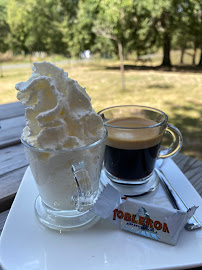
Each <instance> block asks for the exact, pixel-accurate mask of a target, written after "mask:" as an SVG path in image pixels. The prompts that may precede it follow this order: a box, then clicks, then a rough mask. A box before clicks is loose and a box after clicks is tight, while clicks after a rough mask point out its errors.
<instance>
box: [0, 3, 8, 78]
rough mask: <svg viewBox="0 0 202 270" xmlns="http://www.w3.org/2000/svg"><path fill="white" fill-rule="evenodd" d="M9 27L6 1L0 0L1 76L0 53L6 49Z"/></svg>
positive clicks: (0, 67) (0, 69) (0, 68)
mask: <svg viewBox="0 0 202 270" xmlns="http://www.w3.org/2000/svg"><path fill="white" fill-rule="evenodd" d="M9 33H10V29H9V26H8V23H7V1H6V0H0V73H1V77H3V68H2V62H3V60H2V59H1V53H4V52H6V51H7V50H8V48H9V46H8V36H9Z"/></svg>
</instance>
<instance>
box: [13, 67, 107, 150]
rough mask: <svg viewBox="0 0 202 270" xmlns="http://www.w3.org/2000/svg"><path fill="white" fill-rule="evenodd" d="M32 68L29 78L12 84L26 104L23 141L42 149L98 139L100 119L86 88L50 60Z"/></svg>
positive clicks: (101, 124) (80, 143) (71, 145)
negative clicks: (14, 84)
mask: <svg viewBox="0 0 202 270" xmlns="http://www.w3.org/2000/svg"><path fill="white" fill-rule="evenodd" d="M32 69H33V73H32V75H31V77H30V78H29V79H28V80H27V81H26V82H20V83H17V84H16V86H15V87H16V89H17V90H18V91H19V92H18V93H17V98H18V99H19V100H20V101H21V103H22V104H24V105H25V106H27V107H26V113H25V115H26V127H25V128H24V130H23V134H22V138H23V140H24V141H26V142H27V143H28V144H30V145H32V146H35V147H39V148H42V149H45V150H60V149H72V148H77V147H82V146H85V145H89V144H91V143H93V142H95V141H97V140H99V139H100V138H101V137H102V136H103V133H104V128H103V122H102V119H101V117H100V116H99V115H97V114H96V113H95V111H94V110H93V108H92V105H91V99H90V97H89V96H88V94H87V93H86V91H85V88H83V87H81V86H80V85H79V84H78V82H77V81H75V80H72V79H70V78H69V77H68V73H67V72H64V70H63V69H61V68H58V67H56V66H55V65H53V64H51V63H48V62H40V63H33V68H32Z"/></svg>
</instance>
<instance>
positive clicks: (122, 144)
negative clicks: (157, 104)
mask: <svg viewBox="0 0 202 270" xmlns="http://www.w3.org/2000/svg"><path fill="white" fill-rule="evenodd" d="M98 114H99V115H100V116H101V117H102V119H103V121H104V124H105V127H106V128H107V131H108V137H107V142H106V149H105V157H104V167H105V172H106V175H107V176H108V178H109V179H110V180H111V181H112V182H113V183H116V184H122V185H125V186H126V185H127V186H128V185H130V186H133V187H136V188H137V187H139V189H140V191H139V192H137V194H139V193H147V192H148V191H149V190H154V189H155V187H156V186H157V177H156V175H155V173H154V168H155V163H156V160H157V159H164V158H167V157H171V156H174V155H175V154H177V153H178V152H179V150H180V149H181V146H182V135H181V133H180V131H179V130H178V129H177V128H176V127H174V126H173V125H170V124H168V116H167V115H166V114H165V113H164V112H162V111H160V110H157V109H155V108H150V107H145V106H136V105H123V106H115V107H110V108H106V109H104V110H101V111H100V112H99V113H98ZM165 133H168V134H169V135H170V136H171V138H172V144H171V145H170V147H169V148H168V149H163V150H160V146H161V142H162V138H163V136H164V134H165ZM143 184H146V185H145V188H142V187H141V188H140V185H141V186H142V185H143ZM134 195H135V194H134Z"/></svg>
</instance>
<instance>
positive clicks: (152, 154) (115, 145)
mask: <svg viewBox="0 0 202 270" xmlns="http://www.w3.org/2000/svg"><path fill="white" fill-rule="evenodd" d="M106 123H107V124H108V125H111V126H113V127H110V126H107V130H108V138H107V146H106V150H105V159H104V164H105V168H106V170H107V171H108V173H110V174H111V175H112V176H114V177H117V178H119V179H123V180H127V181H138V179H143V178H146V177H147V176H149V175H150V174H151V173H152V171H153V169H154V166H155V162H156V158H157V155H158V151H159V148H160V143H161V138H162V134H160V130H159V127H158V126H157V127H151V126H154V125H156V122H154V121H152V120H149V119H146V118H138V117H137V118H136V117H134V118H119V119H113V120H110V121H107V122H106ZM148 126H149V127H150V128H147V127H148Z"/></svg>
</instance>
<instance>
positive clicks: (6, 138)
mask: <svg viewBox="0 0 202 270" xmlns="http://www.w3.org/2000/svg"><path fill="white" fill-rule="evenodd" d="M0 126H1V129H0V149H2V148H4V147H7V146H9V145H15V144H17V143H20V137H21V134H22V130H23V128H24V127H25V117H24V116H18V117H14V118H10V119H5V120H1V121H0Z"/></svg>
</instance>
